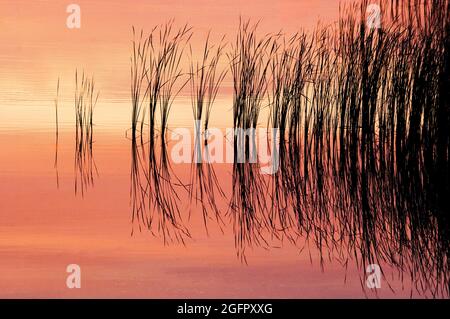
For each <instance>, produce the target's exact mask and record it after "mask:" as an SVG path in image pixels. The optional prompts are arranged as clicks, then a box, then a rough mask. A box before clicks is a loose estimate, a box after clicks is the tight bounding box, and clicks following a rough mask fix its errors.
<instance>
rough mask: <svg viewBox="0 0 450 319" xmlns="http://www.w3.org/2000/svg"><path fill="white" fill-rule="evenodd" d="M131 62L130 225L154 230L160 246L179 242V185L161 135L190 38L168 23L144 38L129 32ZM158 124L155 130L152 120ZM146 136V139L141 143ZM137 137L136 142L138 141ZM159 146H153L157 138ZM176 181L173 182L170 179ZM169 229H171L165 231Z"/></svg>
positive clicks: (180, 81) (181, 235)
mask: <svg viewBox="0 0 450 319" xmlns="http://www.w3.org/2000/svg"><path fill="white" fill-rule="evenodd" d="M133 34H134V37H135V38H134V41H133V54H132V58H131V64H132V66H131V79H132V84H131V93H132V103H133V109H132V138H131V139H132V159H133V161H132V173H131V178H132V188H131V198H132V199H131V200H132V205H133V220H134V219H137V220H138V221H139V226H141V225H144V226H145V227H146V228H147V229H149V230H151V231H153V230H154V229H155V228H154V225H155V224H156V225H157V226H156V229H157V231H158V232H159V234H161V235H162V236H163V238H164V240H165V241H168V242H170V241H183V240H184V237H186V236H189V233H188V231H187V230H186V229H185V227H183V226H182V222H181V215H180V209H179V196H178V194H177V193H178V190H177V189H176V185H175V184H176V183H177V182H178V181H177V179H176V177H175V178H174V175H173V174H170V172H171V168H170V162H169V160H168V155H167V145H166V138H165V136H166V132H167V128H168V119H169V112H170V109H171V106H172V103H173V101H174V98H175V97H176V96H177V95H178V93H179V92H180V90H181V89H182V88H183V87H184V86H185V85H186V84H187V82H188V80H186V79H185V78H184V74H183V72H182V70H181V66H180V60H181V58H182V57H183V54H184V52H185V49H186V44H187V43H188V41H189V39H190V37H191V34H192V33H191V31H190V28H188V27H187V26H184V27H182V28H180V29H178V30H175V29H174V27H173V22H169V23H167V24H165V25H162V26H158V27H156V28H154V29H153V30H152V31H151V32H150V34H149V35H146V36H144V33H143V31H141V33H140V36H139V38H136V34H135V31H134V28H133ZM158 114H159V116H160V125H159V127H157V123H156V120H157V116H158ZM145 134H148V138H145V137H144V136H145ZM138 135H139V136H140V137H138ZM157 136H158V137H159V142H160V144H159V145H158V146H159V147H158V150H157V145H156V144H155V143H156V140H157V139H156V137H157ZM174 179H175V180H174ZM167 225H171V227H167Z"/></svg>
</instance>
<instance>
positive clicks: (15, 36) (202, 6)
mask: <svg viewBox="0 0 450 319" xmlns="http://www.w3.org/2000/svg"><path fill="white" fill-rule="evenodd" d="M188 2H189V1H188ZM194 2H195V1H191V3H186V1H151V3H150V2H149V1H137V2H136V3H135V4H133V5H128V4H127V5H125V4H124V3H123V2H120V1H108V2H103V1H96V2H95V4H94V3H92V2H91V1H79V2H78V3H79V4H80V6H81V8H82V15H83V16H82V19H83V20H82V28H81V29H80V30H75V31H74V30H68V29H67V28H66V27H65V18H66V13H65V5H66V4H65V2H63V1H40V2H33V3H29V2H28V1H0V30H1V31H0V43H1V49H0V73H1V74H2V76H1V79H0V194H1V199H0V291H1V292H0V297H7V298H10V297H125V298H128V297H162V298H202V297H207V298H234V297H239V298H322V297H325V298H333V297H352V298H353V297H356V298H364V297H370V298H375V297H388V298H397V297H409V296H411V294H412V296H413V297H425V296H428V295H427V294H426V293H425V294H418V293H417V292H416V291H415V290H413V289H411V283H410V279H409V276H408V275H404V277H402V274H401V272H400V271H399V270H398V268H397V267H391V266H389V265H383V264H382V265H381V266H382V268H383V272H384V277H383V279H382V288H381V289H377V290H376V291H375V290H370V289H367V288H366V284H365V279H366V273H365V267H364V265H362V264H358V263H357V262H356V261H355V259H353V258H351V259H348V258H347V257H348V256H345V257H343V256H342V255H341V253H340V252H337V251H334V250H333V249H332V248H329V249H323V248H322V252H321V253H320V252H319V250H318V249H317V248H316V245H315V243H314V239H312V238H309V239H307V238H306V237H305V236H297V237H296V238H295V241H294V242H292V241H289V240H288V239H287V238H278V239H277V238H271V237H270V234H266V238H267V243H265V244H264V245H253V247H247V248H246V249H245V256H246V260H247V263H245V262H243V260H242V259H241V258H239V256H238V252H239V249H240V247H237V246H236V243H235V236H236V232H237V230H236V226H235V225H234V224H233V219H232V217H231V216H230V215H229V214H224V217H223V223H222V225H221V227H219V226H218V224H217V223H216V222H215V221H214V220H213V219H212V220H209V221H208V224H207V225H208V229H207V231H208V232H207V231H206V229H205V226H204V221H203V215H202V211H201V207H199V205H195V204H191V205H190V204H189V198H188V194H187V193H186V191H185V190H183V189H182V188H177V190H176V192H177V193H178V195H179V196H180V214H181V218H180V220H182V222H183V225H184V227H186V229H188V230H189V233H190V235H191V238H185V243H184V244H182V243H180V242H176V241H174V242H170V243H165V241H164V238H163V236H161V234H160V233H158V231H155V232H154V234H151V232H149V231H148V230H146V229H142V231H140V230H139V222H138V221H136V220H135V221H134V222H133V221H132V216H133V209H132V204H133V203H132V198H131V197H130V189H131V187H132V180H131V175H132V143H131V141H130V139H129V138H128V137H129V136H128V135H129V134H128V133H127V131H128V130H129V129H130V127H131V123H130V120H131V98H130V91H129V77H130V75H129V68H130V64H129V59H130V52H131V48H130V44H131V26H132V25H135V26H138V27H143V28H146V29H150V28H151V27H152V26H153V25H154V24H156V23H161V22H164V21H166V20H167V19H168V18H172V17H174V18H175V19H176V21H180V22H181V23H184V22H187V23H190V24H192V25H194V27H195V29H196V30H198V35H197V33H196V36H195V37H194V40H193V43H194V44H196V43H200V39H202V38H204V35H205V34H206V33H207V31H208V30H209V29H212V30H213V33H214V34H213V38H220V37H221V35H222V34H227V35H229V36H230V37H231V36H232V35H233V34H234V33H235V31H236V28H237V25H238V17H239V14H242V15H243V16H245V17H251V18H254V19H259V18H262V20H263V23H262V24H261V31H262V32H265V31H267V30H270V31H274V30H279V29H284V30H286V31H292V30H297V29H299V28H310V27H312V26H314V25H315V24H316V23H317V21H319V20H320V21H324V22H325V23H326V22H327V21H332V19H333V18H335V17H337V14H338V8H339V3H338V1H329V0H321V1H306V0H305V1H289V0H286V1H279V3H278V1H275V2H276V3H275V2H274V1H261V2H260V1H258V2H256V1H246V2H245V3H244V2H243V1H214V4H211V3H212V2H210V1H199V2H198V3H197V2H196V3H195V5H194ZM182 3H183V4H182ZM256 3H257V5H256ZM230 21H231V22H230ZM199 48H201V46H197V47H194V52H195V50H199ZM223 63H224V65H225V62H223ZM75 69H78V70H82V69H83V70H86V72H88V73H89V74H94V75H95V79H96V87H97V88H98V89H99V91H100V98H99V101H98V104H97V107H96V109H95V113H94V123H95V126H94V144H93V151H92V154H91V155H90V156H91V157H90V159H92V160H93V161H95V166H96V168H97V170H96V171H95V170H94V171H92V172H91V173H92V181H93V183H92V185H87V187H86V190H85V192H84V195H83V196H81V194H80V192H79V191H78V192H77V194H76V193H75V183H76V180H77V178H78V183H80V176H79V171H78V168H79V167H77V166H76V163H75V156H76V145H75V115H74V107H73V94H74V72H75ZM58 78H60V81H61V88H60V98H59V137H58V143H57V145H56V136H55V122H54V119H55V113H54V112H55V109H54V102H53V100H54V99H55V96H56V83H57V81H58ZM222 87H223V88H222V90H221V92H220V94H219V96H218V99H217V103H216V106H215V108H214V111H213V114H212V116H211V123H212V124H211V125H212V126H215V127H220V128H225V127H229V126H230V125H231V123H232V113H231V111H230V110H231V105H232V96H231V89H232V82H231V79H229V78H226V79H225V81H224V83H223V85H222ZM191 119H192V114H191V105H190V101H189V99H188V97H187V95H186V92H182V93H181V94H180V96H179V98H178V99H177V101H176V103H175V105H174V107H173V111H172V112H171V115H170V127H171V128H174V127H188V128H190V127H191V126H192V121H191ZM261 123H262V124H265V122H264V118H262V119H261ZM56 155H57V161H56V165H55V156H56ZM190 169H191V168H190V166H189V165H174V166H173V174H175V175H176V176H178V177H179V178H180V179H182V180H184V181H187V182H189V172H190ZM215 170H216V173H217V176H218V178H219V180H220V183H221V186H222V187H223V189H224V191H225V193H226V195H227V197H228V196H230V195H231V192H232V189H233V186H232V178H231V176H232V165H229V164H219V165H217V166H215ZM268 196H269V195H268V194H267V197H266V199H268V198H269V197H268ZM228 204H229V202H228V200H223V201H221V202H220V204H219V205H220V207H221V208H223V210H226V207H227V205H228ZM332 222H333V223H336V225H338V223H339V221H337V220H335V221H332ZM336 227H337V228H338V226H336ZM69 264H78V265H80V267H81V271H82V288H81V289H68V288H67V287H66V277H67V275H68V274H67V273H66V267H67V265H69Z"/></svg>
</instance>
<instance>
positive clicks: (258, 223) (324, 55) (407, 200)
mask: <svg viewBox="0 0 450 319" xmlns="http://www.w3.org/2000/svg"><path fill="white" fill-rule="evenodd" d="M367 5H368V1H366V0H363V1H360V2H358V3H355V4H351V5H348V6H347V7H343V8H342V12H341V14H340V18H339V21H337V23H336V24H333V25H331V26H327V27H317V29H316V30H315V31H314V32H312V33H306V32H303V33H298V34H295V35H292V36H286V35H283V34H279V33H277V34H269V35H265V36H259V34H258V32H257V25H252V24H251V23H250V22H242V21H241V23H240V26H239V30H238V34H237V38H236V41H235V43H234V44H232V45H231V48H230V50H229V52H228V54H227V56H228V60H229V65H230V70H231V72H230V74H231V77H232V81H233V101H232V110H233V127H234V128H235V129H237V131H239V129H241V130H246V131H247V132H248V131H250V132H253V130H255V129H256V128H257V127H258V126H259V125H260V121H261V116H260V114H261V113H262V112H263V111H267V112H266V113H267V117H266V119H267V127H268V128H277V129H278V132H279V133H278V136H277V137H276V138H277V139H279V150H278V155H279V159H278V160H279V170H278V171H277V172H276V173H275V174H274V175H271V176H263V175H261V173H260V171H259V165H258V163H257V161H256V160H255V158H254V156H255V154H256V152H255V151H254V148H255V147H256V143H255V136H254V134H253V133H250V134H246V135H243V136H242V135H240V134H239V133H236V134H235V135H234V136H233V145H234V149H235V152H234V156H235V157H234V164H233V168H232V182H231V187H232V190H231V195H230V196H229V197H227V198H228V200H229V210H228V214H226V215H225V216H228V217H230V218H231V221H232V223H233V229H234V232H235V242H236V247H237V251H238V256H240V258H242V259H243V260H245V249H246V248H247V247H249V246H260V245H262V246H270V241H271V240H272V239H273V238H277V239H278V240H281V241H282V240H284V239H286V240H288V241H290V242H292V243H296V242H297V241H298V239H299V238H304V239H305V240H306V241H307V242H308V243H309V242H313V243H314V244H315V246H316V247H317V248H318V249H319V251H320V252H321V258H323V260H325V258H326V257H330V258H338V259H339V260H341V261H342V263H344V264H346V263H347V262H348V260H349V259H356V262H357V263H358V264H360V265H361V266H362V267H364V269H365V265H366V264H370V263H380V264H388V265H390V266H394V267H396V268H397V269H399V270H400V273H401V275H402V276H403V275H409V276H410V278H411V280H412V282H413V285H414V287H415V288H416V290H417V291H419V292H420V293H429V294H431V295H433V296H438V295H449V292H450V289H449V288H450V286H449V285H450V281H449V274H450V273H449V244H450V243H449V239H450V234H449V217H448V216H449V209H450V167H449V156H450V96H449V88H450V4H449V3H448V1H445V0H432V1H425V0H414V1H413V0H410V1H406V0H405V1H401V0H400V1H391V2H385V1H384V2H383V3H380V6H381V14H382V22H381V25H380V27H371V26H369V25H368V24H367V16H366V8H367ZM155 30H159V35H160V41H159V43H158V46H156V43H154V35H153V34H154V32H155ZM155 30H153V32H152V33H151V34H150V36H148V37H144V36H143V34H142V33H141V36H140V38H139V39H138V40H137V41H135V42H134V43H133V56H132V72H131V75H132V97H133V116H132V131H133V133H132V134H133V138H132V140H133V142H132V144H133V145H134V146H133V153H132V155H133V167H132V192H131V195H132V203H133V218H137V219H139V221H141V222H144V223H145V225H146V226H147V227H148V228H149V229H151V223H152V219H153V218H155V217H154V216H155V215H157V216H158V218H159V219H160V220H162V221H161V222H160V223H159V224H158V229H159V231H162V230H164V229H168V228H167V226H165V225H166V224H167V223H169V224H170V225H171V228H175V229H177V230H178V231H180V230H182V232H183V234H188V233H187V230H186V229H185V228H184V227H183V226H182V224H181V215H180V210H179V208H178V205H177V198H178V197H177V194H176V193H177V192H175V190H174V188H173V187H174V186H173V185H174V179H175V180H176V183H178V186H179V188H181V189H183V188H185V189H186V190H187V191H188V192H189V193H190V194H191V198H195V199H196V200H200V201H201V202H203V203H205V202H206V203H207V205H206V206H203V207H204V208H203V211H204V215H205V214H206V212H207V211H208V210H209V209H212V210H213V211H214V212H215V213H216V215H221V214H219V213H220V212H219V210H218V209H217V206H216V203H215V197H216V196H215V194H216V193H217V191H215V190H217V189H220V186H218V183H217V179H216V178H215V177H214V176H215V175H214V173H213V170H212V169H210V168H208V173H206V174H204V173H203V171H202V170H203V166H202V165H200V166H198V165H197V164H198V163H196V165H197V166H196V167H197V168H196V169H195V170H193V171H194V172H195V174H196V175H195V177H194V178H191V181H190V183H189V185H187V186H184V185H183V184H182V183H180V181H179V180H178V178H176V177H174V176H173V174H170V166H169V164H167V162H166V161H167V157H166V155H163V154H165V153H166V144H165V139H164V135H165V133H166V130H167V123H168V122H167V119H168V114H169V110H170V106H171V103H172V102H173V98H174V96H176V92H178V91H176V92H175V93H174V92H173V90H174V88H175V87H176V85H175V83H178V82H181V83H180V84H179V85H178V87H180V88H181V87H183V85H184V84H185V83H186V82H184V81H185V80H184V79H185V78H186V79H187V80H186V81H189V80H190V81H191V93H192V99H193V100H192V101H193V102H192V103H193V104H192V105H193V115H194V120H196V121H201V120H202V118H203V119H204V133H205V132H207V128H208V122H209V114H210V112H211V109H212V105H213V102H214V99H215V96H216V94H217V90H218V87H219V85H220V83H221V80H222V79H223V76H224V73H220V71H216V69H217V60H218V59H219V57H220V55H221V52H222V51H224V50H225V49H226V48H225V47H223V46H222V45H220V46H219V47H218V49H217V51H215V52H216V53H215V54H212V55H210V51H211V46H210V44H209V41H207V43H206V45H205V51H204V52H205V53H204V56H203V60H202V61H201V62H200V64H196V65H194V64H191V65H192V67H191V72H190V73H188V74H183V72H182V70H181V67H180V64H179V62H180V58H181V54H182V52H183V48H184V45H185V43H186V42H187V40H188V39H189V36H190V31H189V30H190V29H188V28H187V27H184V28H181V29H180V31H179V32H178V33H175V35H174V36H172V35H171V36H170V37H169V34H171V32H170V31H171V24H169V26H166V27H161V28H159V29H155ZM217 72H219V73H217ZM157 107H159V109H160V114H161V128H160V131H159V132H160V136H159V138H160V140H161V147H160V149H159V150H158V151H160V153H158V156H159V157H158V158H160V161H156V150H155V142H154V141H155V140H156V136H155V133H154V130H155V110H156V108H157ZM205 111H206V112H205ZM204 114H205V115H204ZM197 123H198V122H197ZM147 125H148V126H149V139H148V141H147V142H144V139H143V131H144V127H145V126H147ZM199 131H200V130H199ZM139 133H140V134H139ZM139 136H140V140H141V143H140V145H144V144H145V143H148V147H147V148H145V150H146V151H144V148H141V151H138V150H137V149H138V147H137V145H138V142H137V141H138V140H139ZM145 145H147V144H145ZM197 148H198V145H197V146H194V155H193V156H195V154H197V153H196V149H197ZM139 174H142V175H143V176H140V175H139ZM199 180H200V182H199ZM199 183H200V184H199ZM199 185H200V186H199ZM215 185H216V186H215ZM194 187H197V188H196V190H197V192H196V191H195V190H194ZM198 191H199V192H200V195H197V193H198ZM192 194H196V195H192ZM150 203H153V204H150ZM146 205H148V206H146ZM145 207H147V208H145ZM150 208H157V209H156V210H153V211H152V213H150V214H148V211H149V209H150ZM162 232H164V231H162ZM165 235H167V234H165Z"/></svg>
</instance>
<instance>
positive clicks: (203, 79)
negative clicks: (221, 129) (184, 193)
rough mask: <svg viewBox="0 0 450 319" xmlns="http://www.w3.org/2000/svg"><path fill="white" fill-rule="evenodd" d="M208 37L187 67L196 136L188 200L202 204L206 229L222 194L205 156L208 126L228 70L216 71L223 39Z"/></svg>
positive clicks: (218, 217) (216, 214)
mask: <svg viewBox="0 0 450 319" xmlns="http://www.w3.org/2000/svg"><path fill="white" fill-rule="evenodd" d="M209 38H210V35H209V34H208V37H207V39H206V43H205V46H204V49H203V55H202V57H201V60H200V61H196V62H194V59H193V57H192V48H191V68H190V88H191V100H192V114H193V117H194V123H195V124H194V135H195V137H194V154H193V161H192V169H191V182H190V189H189V191H190V197H191V199H193V198H195V200H196V202H199V203H200V205H201V207H202V212H203V220H204V224H205V228H206V229H207V219H208V217H209V216H208V215H209V214H208V212H209V211H210V210H211V211H213V213H214V214H215V217H216V219H217V220H219V219H220V212H219V209H218V207H217V204H216V196H220V198H223V197H224V196H225V195H224V192H223V190H222V188H221V187H220V184H219V181H218V179H217V176H216V173H215V170H214V168H213V165H212V164H211V163H210V159H209V158H208V154H209V153H208V128H209V122H210V117H211V111H212V108H213V104H214V101H215V99H216V97H217V94H218V91H219V88H220V84H221V83H222V81H223V79H224V77H225V75H226V73H227V70H223V71H219V70H218V64H219V62H220V58H221V56H222V54H223V50H224V46H225V45H224V43H223V38H222V41H221V43H220V44H219V45H218V46H217V48H215V47H214V46H213V45H211V44H210V40H209ZM202 122H203V132H202ZM202 142H203V143H202ZM203 146H204V148H205V149H204V152H205V156H202V152H203V150H202V147H203ZM204 157H206V158H204Z"/></svg>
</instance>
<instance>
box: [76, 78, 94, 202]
mask: <svg viewBox="0 0 450 319" xmlns="http://www.w3.org/2000/svg"><path fill="white" fill-rule="evenodd" d="M98 97H99V92H96V90H95V82H94V78H93V77H92V78H88V77H87V76H86V75H85V74H84V72H83V73H82V74H81V77H79V75H78V70H76V71H75V101H74V102H75V193H76V194H77V193H78V192H81V196H84V194H85V191H86V189H87V188H88V187H90V186H93V184H94V176H95V175H97V174H98V170H97V166H96V165H95V161H94V156H93V143H94V140H93V136H94V121H93V117H94V109H95V105H96V104H97V100H98Z"/></svg>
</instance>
